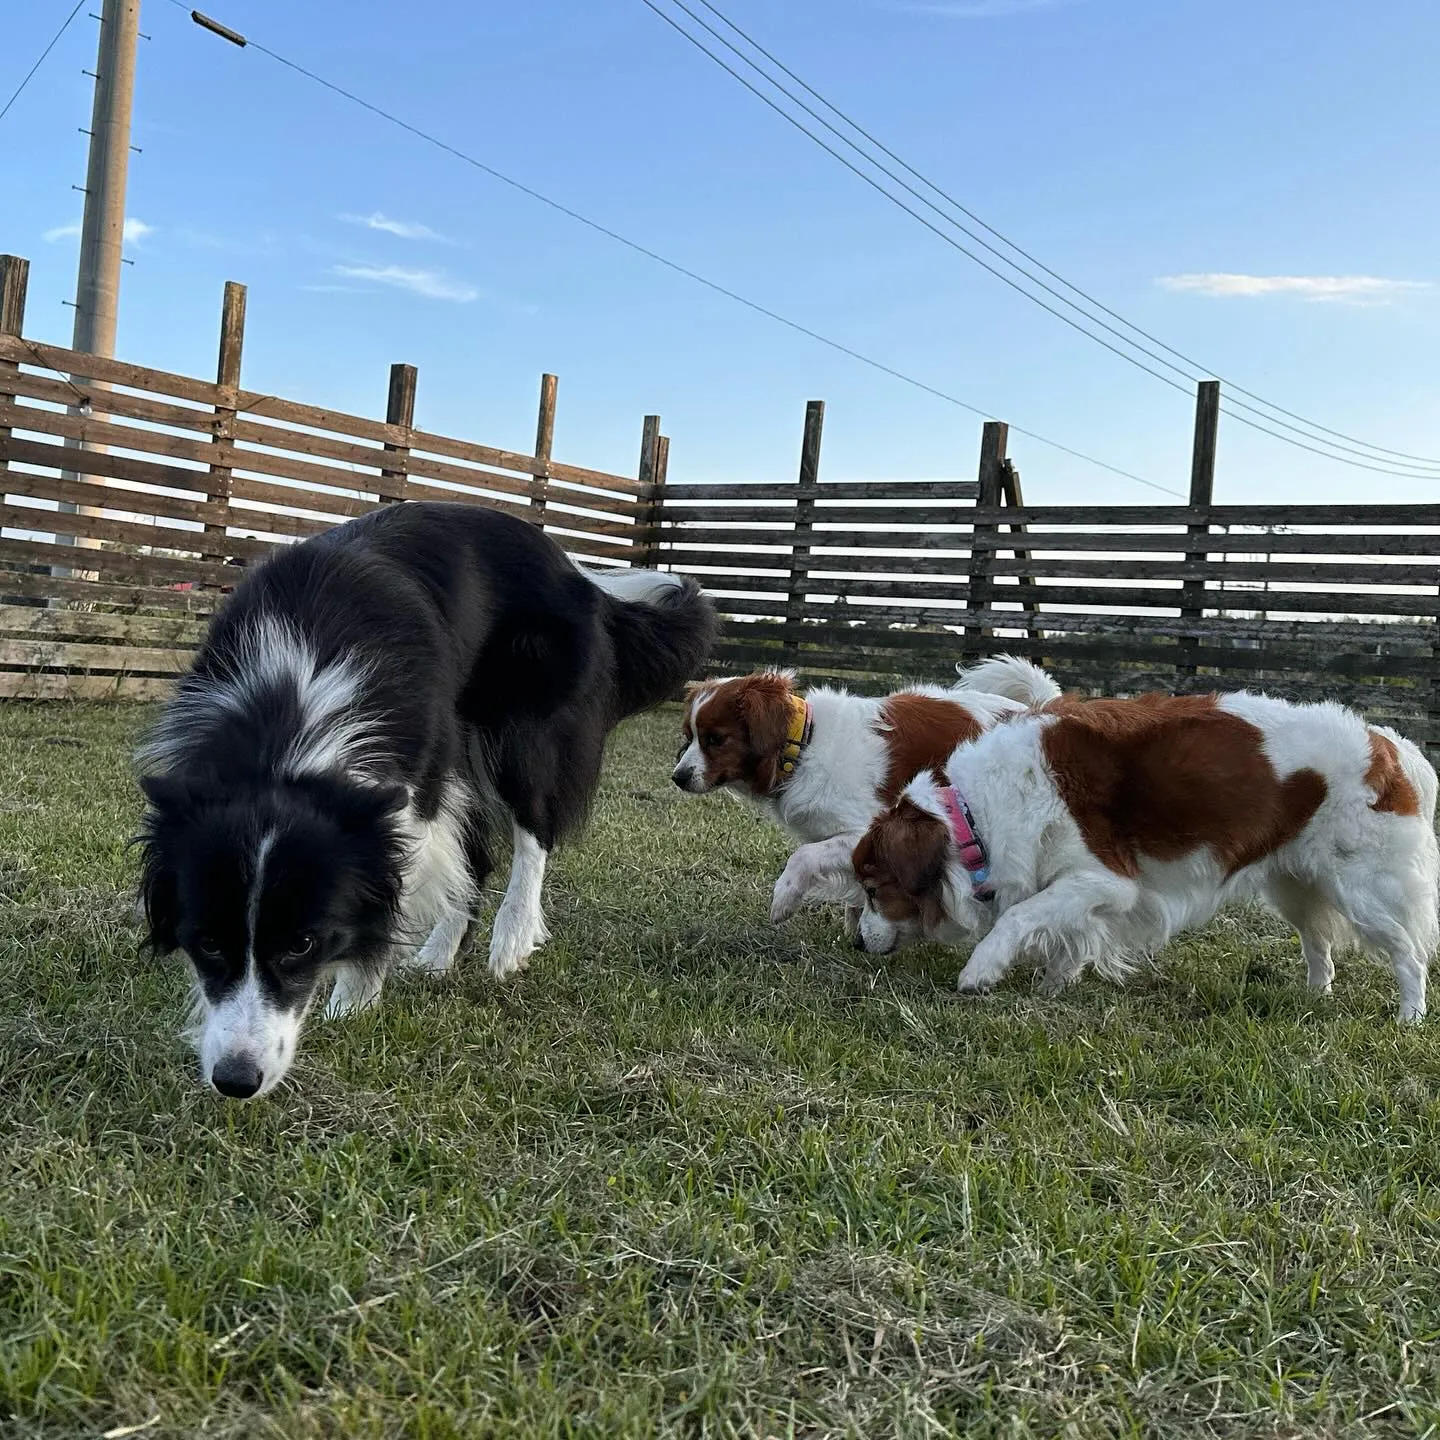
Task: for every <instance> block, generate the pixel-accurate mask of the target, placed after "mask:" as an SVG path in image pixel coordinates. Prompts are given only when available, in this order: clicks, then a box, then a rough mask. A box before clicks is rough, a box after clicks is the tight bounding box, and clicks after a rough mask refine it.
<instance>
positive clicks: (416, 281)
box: [335, 265, 480, 305]
mask: <svg viewBox="0 0 1440 1440" xmlns="http://www.w3.org/2000/svg"><path fill="white" fill-rule="evenodd" d="M335 274H337V275H343V276H344V277H345V278H346V279H347V280H369V281H371V282H373V283H374V284H376V285H393V286H394V287H395V288H396V289H397V290H408V291H410V293H411V294H412V295H423V296H424V297H425V298H426V299H427V300H453V301H455V302H456V303H457V304H461V305H463V304H466V303H467V302H469V301H471V300H478V299H479V298H480V292H479V291H478V290H477V289H476V288H475V287H474V286H473V285H469V284H466V282H465V281H463V280H452V279H451V278H450V277H449V276H448V275H446V274H444V273H443V272H442V271H439V270H412V269H408V268H407V267H405V266H404V265H337V266H335Z"/></svg>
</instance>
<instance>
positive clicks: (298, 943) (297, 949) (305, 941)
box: [284, 935, 315, 960]
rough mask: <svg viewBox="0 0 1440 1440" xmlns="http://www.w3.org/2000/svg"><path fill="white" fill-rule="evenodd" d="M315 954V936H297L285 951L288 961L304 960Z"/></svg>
mask: <svg viewBox="0 0 1440 1440" xmlns="http://www.w3.org/2000/svg"><path fill="white" fill-rule="evenodd" d="M314 952H315V937H314V936H313V935H297V936H296V937H295V939H294V940H293V941H292V942H291V943H290V946H289V948H288V949H287V950H286V951H285V955H284V958H285V959H286V960H303V959H305V957H306V956H307V955H312V954H314Z"/></svg>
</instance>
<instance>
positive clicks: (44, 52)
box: [0, 0, 85, 120]
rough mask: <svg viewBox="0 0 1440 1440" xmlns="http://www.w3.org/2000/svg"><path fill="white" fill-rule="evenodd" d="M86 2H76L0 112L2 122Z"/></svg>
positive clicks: (76, 0) (77, 0) (83, 0)
mask: <svg viewBox="0 0 1440 1440" xmlns="http://www.w3.org/2000/svg"><path fill="white" fill-rule="evenodd" d="M84 3H85V0H75V8H74V9H73V10H72V11H71V12H70V13H69V14H68V15H67V16H66V17H65V23H64V24H63V25H62V26H61V27H60V28H59V29H58V30H57V31H56V32H55V34H54V36H53V37H52V39H51V41H50V43H49V44H48V45H47V46H46V47H45V48H44V49H43V50H42V51H41V52H40V58H39V59H38V60H37V61H36V62H35V63H34V64H33V65H32V66H31V67H30V69H29V71H28V72H27V73H26V75H25V78H24V79H23V80H22V81H21V82H20V83H19V85H17V86H16V87H15V93H14V94H13V95H12V96H11V97H10V98H9V99H8V100H7V101H6V102H5V108H4V109H3V110H0V120H3V119H4V118H5V117H6V116H7V115H8V114H9V113H10V107H11V106H12V105H13V104H14V103H15V102H16V101H17V100H18V99H19V98H20V95H21V92H22V91H23V90H24V89H25V87H26V86H27V85H28V84H29V83H30V82H31V81H32V80H33V79H34V78H35V72H36V71H37V70H38V69H39V68H40V67H41V66H42V65H43V64H44V63H45V59H46V57H47V56H48V55H49V54H50V52H51V51H52V50H53V49H54V48H55V47H56V46H57V45H58V44H59V43H60V37H61V36H62V35H63V34H64V33H65V32H66V31H67V30H68V29H69V28H70V22H71V21H72V20H73V19H74V18H75V17H76V16H77V15H78V14H79V13H80V7H81V6H82V5H84Z"/></svg>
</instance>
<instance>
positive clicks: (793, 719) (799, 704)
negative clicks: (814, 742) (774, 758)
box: [780, 695, 815, 777]
mask: <svg viewBox="0 0 1440 1440" xmlns="http://www.w3.org/2000/svg"><path fill="white" fill-rule="evenodd" d="M814 728H815V717H814V715H813V714H812V713H811V711H810V702H809V701H808V700H802V699H801V698H800V696H798V695H792V696H791V697H790V730H789V732H788V733H787V735H786V736H785V748H784V750H782V751H781V752H780V773H781V774H782V775H784V776H787V777H788V776H790V775H793V774H794V773H795V766H796V765H797V764H798V763H799V761H800V752H801V751H802V750H803V749H804V748H805V747H806V746H807V745H808V744H809V743H810V732H811V731H812V730H813V729H814Z"/></svg>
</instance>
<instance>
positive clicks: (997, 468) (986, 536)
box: [963, 420, 1010, 663]
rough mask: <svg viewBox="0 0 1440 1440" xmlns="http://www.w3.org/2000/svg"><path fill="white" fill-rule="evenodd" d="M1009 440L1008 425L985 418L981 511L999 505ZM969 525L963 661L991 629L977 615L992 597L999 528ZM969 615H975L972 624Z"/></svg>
mask: <svg viewBox="0 0 1440 1440" xmlns="http://www.w3.org/2000/svg"><path fill="white" fill-rule="evenodd" d="M1009 439H1010V427H1009V426H1008V425H1007V424H1006V423H1005V422H1004V421H1003V420H987V421H986V422H985V428H984V429H983V430H982V431H981V432H980V475H979V481H980V484H979V493H978V494H977V496H976V499H975V504H976V506H977V507H978V508H979V509H980V510H982V511H984V510H997V509H999V507H1000V497H1001V489H1002V486H1003V484H1004V473H1005V465H1006V463H1007V462H1006V459H1005V447H1006V445H1007V444H1008V443H1009ZM972 528H973V531H974V535H973V543H972V545H971V548H970V574H969V577H968V578H969V584H968V586H967V591H966V596H965V609H966V611H967V612H968V614H967V621H966V626H965V647H964V651H963V654H964V658H965V660H966V662H967V663H968V662H970V661H973V660H975V659H977V658H978V657H979V655H980V651H981V649H982V647H981V646H980V645H978V644H977V643H975V642H977V641H979V640H982V639H984V638H985V637H986V636H988V635H989V634H990V631H991V627H990V626H989V625H987V624H985V623H984V622H983V621H982V620H980V619H979V618H978V617H979V616H980V615H981V614H982V613H983V612H984V611H986V610H988V609H989V608H990V605H991V603H992V601H993V598H994V597H993V591H994V588H995V587H994V586H993V585H992V584H991V583H990V571H991V567H992V564H993V562H994V559H995V549H994V545H995V537H996V535H997V534H998V533H999V527H998V526H997V525H995V524H994V523H993V522H990V521H983V522H979V523H977V524H975V525H974V526H973V527H972ZM969 617H975V618H974V620H973V623H972V621H971V619H970V618H969Z"/></svg>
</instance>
